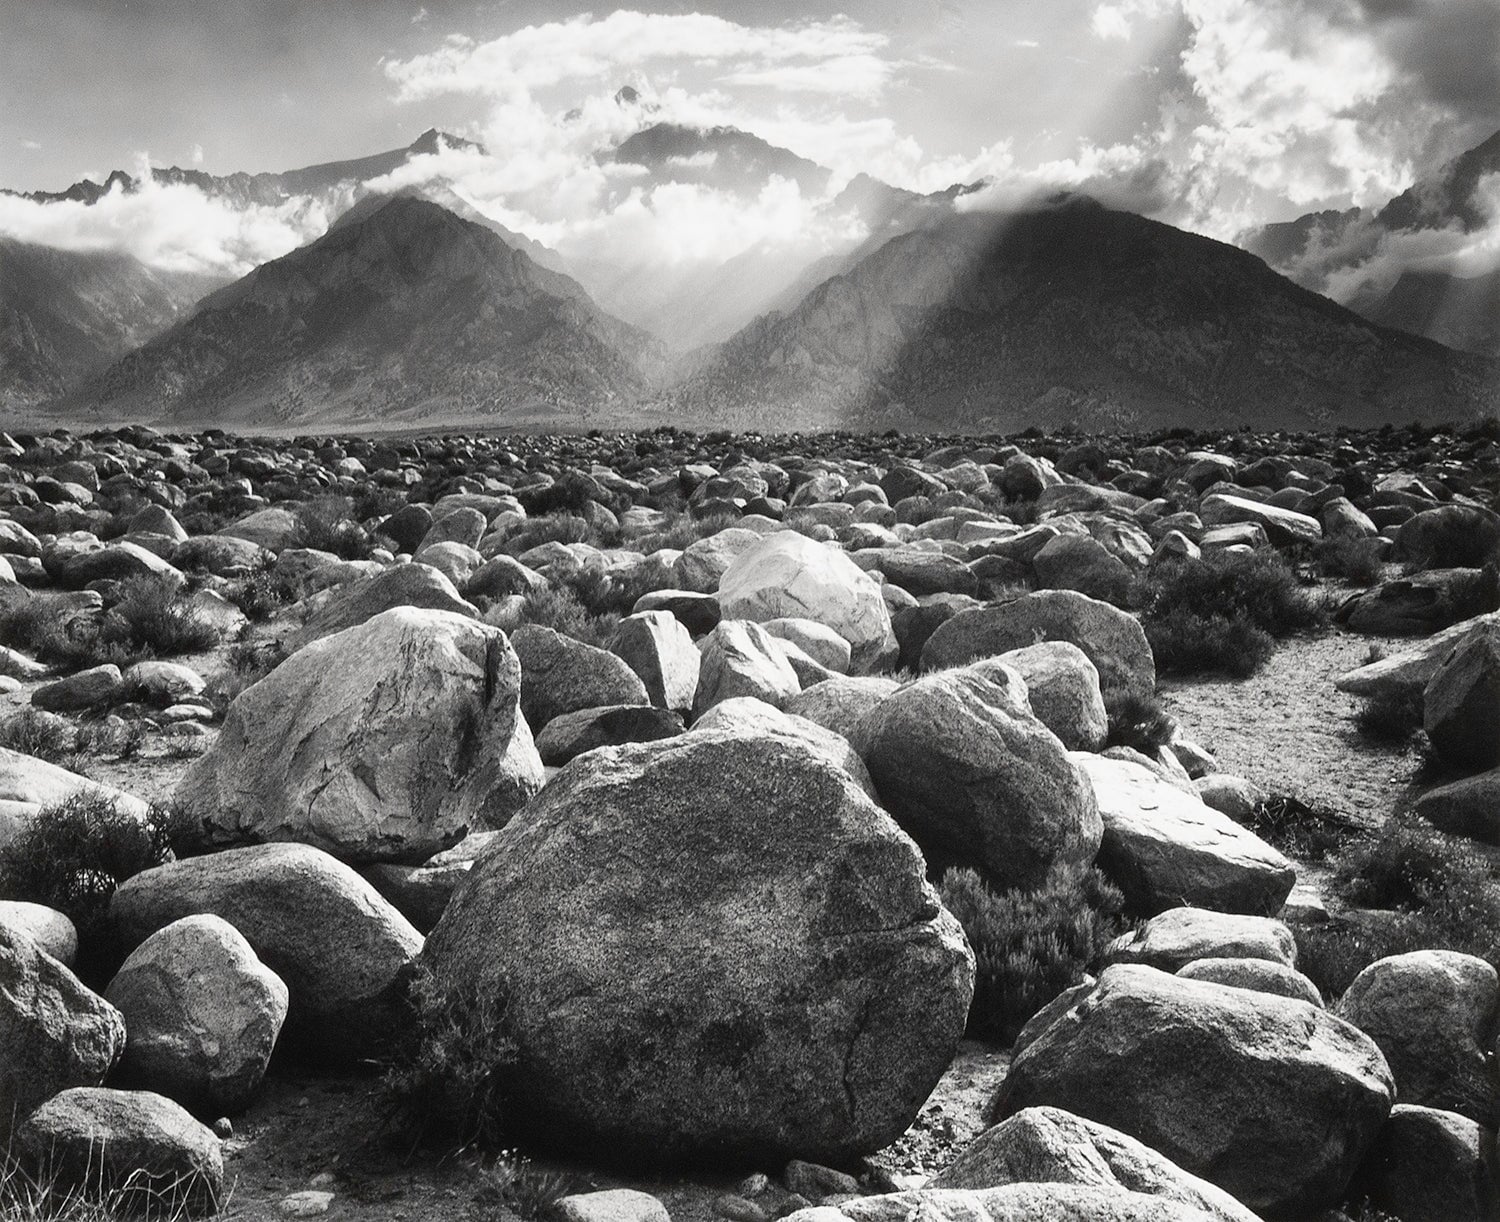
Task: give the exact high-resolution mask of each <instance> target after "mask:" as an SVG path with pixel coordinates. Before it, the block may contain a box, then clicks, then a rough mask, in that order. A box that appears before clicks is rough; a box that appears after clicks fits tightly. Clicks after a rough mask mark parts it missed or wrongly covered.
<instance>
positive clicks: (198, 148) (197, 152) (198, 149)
mask: <svg viewBox="0 0 1500 1222" xmlns="http://www.w3.org/2000/svg"><path fill="white" fill-rule="evenodd" d="M188 159H189V160H190V161H192V163H193V164H194V165H202V164H203V146H202V145H201V144H195V145H193V148H192V151H191V152H190V153H189V154H188Z"/></svg>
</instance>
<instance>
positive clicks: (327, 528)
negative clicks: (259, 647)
mask: <svg viewBox="0 0 1500 1222" xmlns="http://www.w3.org/2000/svg"><path fill="white" fill-rule="evenodd" d="M292 515H293V517H295V518H296V519H297V530H296V534H295V536H294V541H295V543H296V546H298V547H314V548H317V549H318V550H319V551H324V552H332V553H333V554H334V555H335V556H338V557H339V558H340V559H342V560H363V559H365V558H366V557H367V556H369V554H370V550H371V548H373V547H374V546H375V545H374V542H373V541H372V540H371V538H370V535H369V533H368V532H367V531H366V530H365V528H364V527H363V526H361V525H360V524H359V523H358V522H357V521H355V520H354V519H355V516H356V511H355V508H354V505H353V502H351V501H350V500H349V498H348V497H346V496H321V497H318V498H317V499H316V500H312V501H308V502H307V503H306V504H303V505H299V506H297V508H296V509H295V510H293V511H292ZM247 614H248V612H247Z"/></svg>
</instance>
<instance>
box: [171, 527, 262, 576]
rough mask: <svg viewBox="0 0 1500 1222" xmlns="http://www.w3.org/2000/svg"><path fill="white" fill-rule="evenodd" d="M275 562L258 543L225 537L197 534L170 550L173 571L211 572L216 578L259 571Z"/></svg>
mask: <svg viewBox="0 0 1500 1222" xmlns="http://www.w3.org/2000/svg"><path fill="white" fill-rule="evenodd" d="M275 559H276V553H275V552H272V551H268V550H267V549H266V548H264V547H262V546H261V545H260V544H259V543H252V542H251V541H250V540H249V539H235V538H231V537H230V536H229V535H197V536H195V537H194V538H191V539H184V540H183V541H182V542H181V543H179V544H178V545H177V546H176V547H175V548H173V549H172V564H173V566H174V567H175V568H178V569H180V570H183V571H185V572H193V571H201V572H205V573H213V574H214V575H215V576H218V577H225V576H228V575H230V574H231V573H241V572H252V571H254V570H256V569H263V568H266V567H267V566H268V565H270V564H271V562H272V561H274V560H275Z"/></svg>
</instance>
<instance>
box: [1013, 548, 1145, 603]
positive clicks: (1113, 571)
mask: <svg viewBox="0 0 1500 1222" xmlns="http://www.w3.org/2000/svg"><path fill="white" fill-rule="evenodd" d="M1031 564H1032V568H1033V569H1035V570H1036V578H1037V584H1038V585H1040V586H1042V587H1043V588H1044V589H1051V590H1077V591H1078V592H1079V593H1081V594H1087V595H1088V596H1089V597H1091V598H1108V597H1110V596H1111V595H1115V596H1118V595H1119V594H1121V593H1123V592H1124V590H1125V588H1126V586H1127V585H1128V583H1129V581H1130V569H1129V568H1127V567H1126V566H1125V564H1124V563H1123V562H1122V561H1121V560H1119V559H1118V558H1117V557H1115V556H1112V555H1111V554H1110V553H1109V551H1108V549H1106V548H1105V546H1104V545H1103V544H1102V543H1100V542H1099V541H1098V540H1097V539H1095V538H1093V537H1092V536H1091V535H1058V536H1057V538H1055V539H1051V540H1049V541H1048V542H1047V543H1046V544H1045V545H1043V547H1042V549H1041V550H1040V551H1039V552H1037V554H1036V556H1035V557H1034V558H1033V559H1032V562H1031Z"/></svg>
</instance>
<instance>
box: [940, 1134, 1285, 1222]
mask: <svg viewBox="0 0 1500 1222" xmlns="http://www.w3.org/2000/svg"><path fill="white" fill-rule="evenodd" d="M1028 1183H1031V1184H1078V1185H1082V1186H1089V1187H1096V1188H1107V1189H1114V1190H1117V1191H1118V1190H1124V1191H1127V1192H1139V1193H1145V1194H1147V1195H1149V1196H1153V1197H1158V1198H1160V1199H1161V1201H1162V1202H1163V1203H1166V1202H1175V1203H1178V1204H1182V1205H1187V1206H1191V1207H1192V1208H1194V1209H1199V1210H1202V1211H1203V1213H1204V1214H1206V1215H1207V1216H1208V1217H1211V1218H1216V1219H1219V1220H1220V1222H1256V1217H1255V1214H1254V1213H1252V1212H1251V1211H1250V1210H1248V1209H1246V1208H1245V1206H1243V1205H1241V1204H1240V1203H1239V1202H1238V1201H1236V1200H1235V1199H1234V1198H1233V1197H1232V1196H1230V1195H1229V1194H1228V1193H1227V1192H1225V1191H1224V1190H1223V1189H1222V1188H1217V1187H1215V1186H1214V1185H1213V1184H1210V1183H1209V1182H1208V1181H1207V1180H1202V1179H1199V1178H1198V1177H1197V1176H1195V1175H1189V1174H1188V1173H1187V1172H1186V1171H1183V1170H1182V1169H1181V1168H1180V1167H1178V1166H1176V1165H1174V1164H1173V1163H1171V1162H1170V1161H1168V1160H1167V1159H1166V1158H1164V1157H1162V1155H1160V1154H1158V1153H1157V1152H1156V1151H1155V1150H1153V1149H1151V1148H1150V1147H1149V1146H1146V1145H1142V1144H1141V1143H1140V1142H1139V1141H1137V1140H1136V1139H1135V1138H1134V1137H1130V1136H1128V1135H1127V1134H1125V1133H1121V1132H1119V1131H1118V1130H1116V1129H1112V1128H1109V1127H1108V1126H1107V1125H1103V1124H1099V1123H1097V1122H1095V1121H1093V1120H1087V1119H1085V1118H1084V1117H1082V1116H1075V1115H1073V1114H1072V1113H1071V1112H1065V1111H1062V1110H1061V1109H1059V1108H1055V1107H1029V1108H1025V1109H1023V1110H1022V1111H1020V1112H1017V1113H1016V1114H1015V1115H1014V1116H1011V1117H1010V1118H1009V1119H1007V1120H1004V1121H1002V1122H1001V1123H1000V1124H997V1125H995V1126H994V1127H993V1128H991V1129H987V1130H986V1131H985V1132H984V1133H983V1134H981V1135H980V1136H979V1137H978V1138H977V1139H975V1141H974V1142H973V1143H971V1144H970V1145H969V1146H967V1147H965V1149H964V1150H963V1151H961V1152H960V1153H959V1156H958V1157H957V1158H956V1159H955V1160H954V1161H953V1162H952V1163H951V1164H949V1166H948V1168H947V1169H946V1170H945V1171H943V1172H941V1173H940V1174H938V1175H936V1176H934V1177H933V1178H932V1180H930V1181H929V1182H928V1185H927V1187H928V1188H967V1189H984V1188H999V1187H1001V1186H1002V1185H1005V1184H1028Z"/></svg>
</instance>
